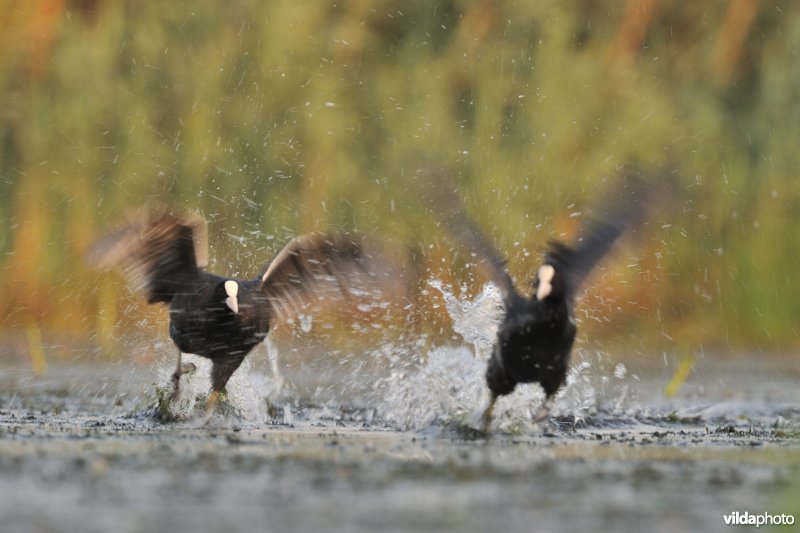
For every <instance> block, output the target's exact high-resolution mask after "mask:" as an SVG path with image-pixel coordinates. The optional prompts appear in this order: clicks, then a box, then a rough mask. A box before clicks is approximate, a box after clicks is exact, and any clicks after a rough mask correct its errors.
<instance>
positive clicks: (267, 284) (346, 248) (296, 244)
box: [260, 233, 372, 318]
mask: <svg viewBox="0 0 800 533" xmlns="http://www.w3.org/2000/svg"><path fill="white" fill-rule="evenodd" d="M371 263H372V258H371V257H370V256H369V255H368V254H367V253H366V252H365V247H364V243H363V240H362V239H361V238H356V237H353V236H349V235H327V234H321V233H310V234H306V235H301V236H300V237H296V238H294V239H292V240H291V241H289V243H288V244H287V245H286V246H284V248H283V249H282V250H281V251H280V252H278V254H277V255H276V256H275V258H274V259H273V260H272V261H271V262H270V263H269V265H267V267H266V269H265V270H264V272H263V273H262V275H261V278H260V279H261V290H262V291H263V292H264V293H265V294H266V295H267V298H268V299H269V301H270V302H271V304H272V307H273V309H274V310H275V311H276V312H278V313H279V314H281V315H282V316H283V317H284V318H286V317H288V316H291V315H293V314H295V313H297V312H298V311H299V310H300V309H301V308H302V307H303V305H304V304H305V303H307V302H308V301H309V300H311V299H312V298H315V297H319V296H321V295H324V294H327V295H338V296H341V295H344V296H348V295H351V294H352V293H353V288H352V287H353V286H356V285H361V282H362V281H363V280H364V279H365V278H369V277H370V276H371V273H370V272H369V271H368V264H371Z"/></svg>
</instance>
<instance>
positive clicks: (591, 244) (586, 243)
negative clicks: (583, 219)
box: [430, 174, 653, 430]
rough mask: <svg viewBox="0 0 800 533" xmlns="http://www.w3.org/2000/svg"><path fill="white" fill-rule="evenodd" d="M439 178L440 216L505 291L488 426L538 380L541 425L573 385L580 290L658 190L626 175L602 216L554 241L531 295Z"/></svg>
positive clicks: (434, 193)
mask: <svg viewBox="0 0 800 533" xmlns="http://www.w3.org/2000/svg"><path fill="white" fill-rule="evenodd" d="M435 178H438V179H435V180H434V179H432V180H431V181H430V186H431V188H432V189H431V195H430V196H431V197H432V198H433V200H434V201H435V202H436V204H437V205H436V210H437V213H438V214H439V216H440V218H441V219H442V221H443V222H444V224H445V225H446V226H447V228H448V229H449V230H450V232H451V233H452V234H453V235H454V236H455V237H456V238H457V239H458V240H460V241H461V243H462V244H463V245H464V246H465V247H467V248H468V249H469V250H470V251H471V253H472V254H473V255H474V256H475V257H476V258H477V260H478V263H479V264H480V265H481V266H482V267H483V268H484V269H485V270H486V271H487V272H488V274H489V276H490V277H491V279H492V280H493V281H494V283H495V284H496V285H497V286H498V287H499V288H500V291H501V294H502V299H503V305H504V307H505V314H504V316H503V319H502V321H501V323H500V325H499V326H498V329H497V339H496V341H495V344H494V348H493V350H492V354H491V356H490V359H489V362H488V366H487V370H486V384H487V386H488V388H489V392H490V400H489V404H488V406H487V407H486V409H485V410H484V412H483V416H482V423H483V429H484V430H486V429H488V426H489V424H490V423H491V419H492V412H493V409H494V405H495V402H496V401H497V399H498V398H499V397H500V396H505V395H508V394H511V393H512V392H513V391H514V389H515V388H516V386H517V385H518V384H520V383H539V384H540V385H541V386H542V388H543V389H544V392H545V401H544V403H543V405H542V406H541V407H540V409H539V411H538V413H537V414H535V415H534V417H533V420H534V422H538V421H540V420H542V419H543V418H544V417H545V416H546V415H547V414H548V412H549V410H550V408H551V406H552V404H553V401H554V398H555V395H556V393H557V392H558V390H559V389H560V388H561V387H562V386H563V385H564V384H565V382H566V377H567V371H568V369H569V359H570V353H571V351H572V347H573V344H574V342H575V335H576V333H577V326H576V322H575V317H574V309H575V303H576V298H577V296H578V294H579V290H580V288H581V286H582V285H583V283H584V281H585V280H586V278H587V277H588V276H589V274H590V273H591V272H592V270H593V269H594V268H595V266H596V265H597V264H598V263H599V262H600V261H601V260H602V259H603V257H605V256H606V255H607V254H608V252H609V251H610V250H611V248H612V246H613V245H614V243H615V242H616V241H617V240H618V239H619V237H620V236H621V235H622V234H623V233H624V232H625V231H627V230H629V229H630V228H632V227H634V226H637V225H639V224H641V223H642V222H643V221H644V218H645V214H646V209H647V206H648V203H649V201H650V199H651V196H652V194H653V191H652V190H651V189H650V187H649V186H647V184H645V183H644V181H642V180H641V179H639V178H638V177H637V176H634V175H630V174H629V175H627V176H625V179H624V180H623V182H622V184H621V187H620V188H619V189H617V190H616V191H615V194H614V195H613V197H612V198H611V199H609V200H608V201H607V202H606V204H605V205H604V207H603V208H602V209H601V216H600V217H599V218H597V219H594V220H590V221H589V223H588V224H587V225H586V226H585V227H584V230H583V232H582V234H581V235H579V236H578V238H577V239H576V240H575V242H574V243H573V244H572V245H567V244H564V243H562V242H558V241H551V242H550V243H549V246H548V249H547V252H546V253H545V255H544V258H543V261H542V264H541V266H540V267H539V269H538V272H537V275H536V279H535V280H534V282H533V288H534V290H533V294H531V295H530V296H526V295H524V294H522V293H520V291H519V290H518V289H517V288H516V286H515V284H514V282H513V280H512V279H511V276H510V275H509V273H508V271H507V269H506V261H505V259H504V258H503V257H502V255H501V254H500V253H499V252H498V251H497V250H496V249H495V247H494V245H493V243H492V242H491V241H490V240H489V239H488V238H487V237H486V236H485V235H484V234H483V233H482V232H481V231H480V229H479V228H478V227H477V226H475V224H474V223H473V222H472V220H470V218H469V217H468V216H467V215H466V214H465V213H464V211H463V208H462V204H461V202H460V199H459V198H458V196H457V195H456V194H455V192H454V191H453V190H452V189H450V188H449V187H448V186H447V179H446V178H445V177H444V176H442V175H441V174H438V175H436V176H435Z"/></svg>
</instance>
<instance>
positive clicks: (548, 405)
mask: <svg viewBox="0 0 800 533" xmlns="http://www.w3.org/2000/svg"><path fill="white" fill-rule="evenodd" d="M554 403H555V396H553V395H549V394H548V395H547V397H546V398H545V399H544V403H543V404H542V406H541V407H540V408H539V411H538V412H537V413H536V414H535V415H533V417H532V421H533V423H534V424H538V423H539V422H541V421H542V420H544V419H545V418H547V415H549V414H550V409H552V408H553V404H554Z"/></svg>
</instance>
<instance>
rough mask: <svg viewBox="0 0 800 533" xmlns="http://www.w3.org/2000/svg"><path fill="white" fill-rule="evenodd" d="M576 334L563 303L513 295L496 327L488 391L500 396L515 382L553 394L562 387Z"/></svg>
mask: <svg viewBox="0 0 800 533" xmlns="http://www.w3.org/2000/svg"><path fill="white" fill-rule="evenodd" d="M576 332H577V327H576V326H575V321H574V319H573V318H572V316H570V314H569V310H568V306H567V305H566V302H565V301H564V300H537V299H535V298H532V299H527V298H524V297H522V296H519V295H515V298H513V299H512V301H511V303H510V305H509V308H508V309H507V310H506V314H505V317H504V320H503V322H502V323H501V324H500V326H499V327H498V330H497V340H496V342H495V345H494V349H493V350H492V355H491V358H490V359H489V365H488V367H487V370H486V383H487V385H488V387H489V390H491V391H492V393H493V394H496V395H497V396H504V395H507V394H510V393H511V392H512V391H513V390H514V388H515V387H516V385H517V384H518V383H540V384H541V385H542V388H543V389H544V390H545V393H546V394H548V395H551V394H555V393H556V391H558V389H559V388H560V387H561V386H562V385H563V384H564V379H565V377H566V373H567V368H568V365H569V355H570V352H571V350H572V345H573V343H574V341H575V333H576ZM509 354H515V355H514V356H513V357H510V356H509Z"/></svg>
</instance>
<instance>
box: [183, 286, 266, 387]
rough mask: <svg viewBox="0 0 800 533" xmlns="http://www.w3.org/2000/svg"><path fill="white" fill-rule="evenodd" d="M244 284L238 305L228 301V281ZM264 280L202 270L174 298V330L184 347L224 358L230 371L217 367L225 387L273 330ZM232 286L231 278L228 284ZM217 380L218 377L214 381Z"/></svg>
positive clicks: (218, 384) (219, 384)
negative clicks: (224, 372) (226, 285)
mask: <svg viewBox="0 0 800 533" xmlns="http://www.w3.org/2000/svg"><path fill="white" fill-rule="evenodd" d="M228 282H234V283H235V284H236V286H238V288H239V289H238V294H237V297H236V298H237V304H238V305H237V307H238V310H237V311H238V312H233V310H232V309H231V307H230V306H229V305H227V304H225V300H226V299H228V296H227V293H226V291H225V284H226V283H228ZM259 285H260V284H259V282H258V281H257V280H256V281H249V280H238V279H231V278H223V277H221V276H217V275H215V274H210V273H205V272H203V273H201V275H200V277H199V278H198V279H197V280H194V281H192V282H191V283H187V284H186V285H185V286H183V287H181V288H180V289H179V290H177V291H176V292H175V294H174V296H173V298H172V301H171V302H170V304H169V319H170V323H169V335H170V338H171V339H172V341H173V342H174V343H175V345H176V346H177V347H178V349H179V350H180V351H181V352H182V353H190V354H195V355H199V356H201V357H205V358H208V359H211V360H212V361H214V364H215V367H216V366H217V365H218V364H219V363H220V362H222V361H225V362H226V364H225V365H224V367H225V369H226V370H229V373H228V375H227V376H226V375H224V374H221V373H220V372H215V373H214V375H213V376H214V379H212V388H213V389H214V390H222V388H223V387H224V386H225V383H223V382H222V381H224V382H227V378H229V377H230V374H232V373H233V372H234V371H235V370H236V368H238V367H239V365H240V364H241V363H242V361H243V360H244V358H245V356H247V354H249V353H250V351H251V350H253V348H255V347H256V346H257V345H258V344H259V343H261V342H262V341H263V340H264V339H265V338H266V336H267V334H268V333H269V330H270V323H271V311H270V306H269V300H268V298H267V296H266V295H265V294H264V293H263V292H262V290H261V288H260V287H259ZM228 286H230V284H229V285H228ZM214 381H216V383H215V382H214Z"/></svg>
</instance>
